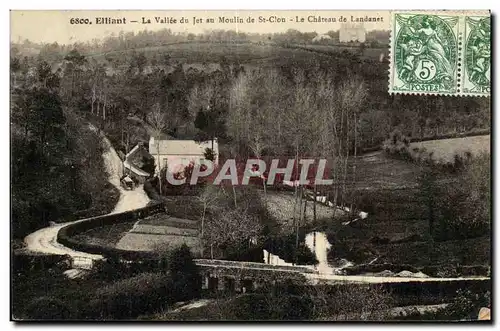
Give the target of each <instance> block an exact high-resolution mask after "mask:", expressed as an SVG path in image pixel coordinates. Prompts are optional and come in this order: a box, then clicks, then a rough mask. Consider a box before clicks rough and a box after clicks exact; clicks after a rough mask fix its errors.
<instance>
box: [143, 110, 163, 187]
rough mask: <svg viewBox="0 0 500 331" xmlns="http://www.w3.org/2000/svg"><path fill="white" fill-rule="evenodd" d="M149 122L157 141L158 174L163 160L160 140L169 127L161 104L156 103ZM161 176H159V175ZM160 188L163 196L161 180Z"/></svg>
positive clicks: (148, 116) (148, 118) (149, 115)
mask: <svg viewBox="0 0 500 331" xmlns="http://www.w3.org/2000/svg"><path fill="white" fill-rule="evenodd" d="M147 122H148V124H149V126H150V127H151V129H152V133H153V136H154V139H155V143H156V155H157V157H156V162H157V165H158V174H159V171H160V167H161V160H160V139H161V137H162V133H163V131H164V130H165V129H166V127H167V121H166V119H165V113H164V112H163V111H162V110H161V108H160V104H159V103H156V104H155V105H154V107H153V109H152V111H151V112H150V113H149V114H148V115H147ZM158 176H159V175H158ZM159 177H160V176H159ZM159 183H160V184H159V185H160V186H159V187H160V194H162V190H161V178H160V181H159Z"/></svg>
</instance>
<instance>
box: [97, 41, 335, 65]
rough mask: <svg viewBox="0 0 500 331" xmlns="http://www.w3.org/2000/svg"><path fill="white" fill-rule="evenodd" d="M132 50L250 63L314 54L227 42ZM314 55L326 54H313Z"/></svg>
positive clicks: (299, 58) (99, 56)
mask: <svg viewBox="0 0 500 331" xmlns="http://www.w3.org/2000/svg"><path fill="white" fill-rule="evenodd" d="M135 51H136V52H144V54H145V55H146V56H149V55H150V54H157V53H168V54H169V56H170V58H171V59H172V60H174V61H179V62H181V63H221V62H223V60H225V61H228V62H230V63H242V64H243V63H254V64H262V63H265V62H270V63H280V62H282V59H286V60H287V61H289V60H290V59H292V60H293V61H314V58H315V57H316V56H311V52H309V51H306V50H301V49H292V48H284V47H278V46H273V45H259V44H250V43H242V44H230V43H208V42H207V43H203V42H191V43H176V44H169V45H164V46H156V47H145V48H140V49H135ZM131 53H132V50H124V51H116V52H109V53H103V54H89V56H90V57H93V58H95V59H96V60H101V61H104V57H105V56H106V55H109V56H131ZM317 57H328V56H327V55H324V54H320V53H317Z"/></svg>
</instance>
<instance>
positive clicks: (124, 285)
mask: <svg viewBox="0 0 500 331" xmlns="http://www.w3.org/2000/svg"><path fill="white" fill-rule="evenodd" d="M171 286H172V280H171V279H170V278H169V277H168V276H167V274H165V273H143V274H140V275H138V276H135V277H131V278H127V279H123V280H120V281H117V282H115V283H112V284H111V285H106V286H103V287H101V288H98V289H97V290H96V291H95V292H94V293H93V295H92V298H91V300H90V302H89V305H88V308H87V311H84V312H82V314H83V315H84V316H83V317H84V318H85V319H130V318H135V317H137V316H139V315H141V314H145V313H153V312H156V311H158V310H159V309H162V308H165V307H166V306H167V304H169V303H171V302H172V299H171V297H170V296H169V292H170V290H171Z"/></svg>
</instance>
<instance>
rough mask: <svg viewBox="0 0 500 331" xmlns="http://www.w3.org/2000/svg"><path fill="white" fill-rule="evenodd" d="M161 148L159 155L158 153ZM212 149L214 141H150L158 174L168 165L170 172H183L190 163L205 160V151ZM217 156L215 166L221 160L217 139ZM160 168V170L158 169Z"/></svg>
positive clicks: (215, 143)
mask: <svg viewBox="0 0 500 331" xmlns="http://www.w3.org/2000/svg"><path fill="white" fill-rule="evenodd" d="M158 147H159V153H158ZM206 148H210V149H212V141H211V140H208V141H201V142H196V141H194V140H159V141H155V138H154V137H151V138H150V139H149V154H151V155H152V156H153V157H154V158H155V164H156V172H157V173H158V171H159V169H163V167H165V165H167V167H168V169H169V171H170V172H177V171H181V170H183V167H184V166H187V165H188V164H189V163H190V162H194V163H195V164H197V163H199V161H200V160H202V159H205V149H206ZM213 150H214V155H215V160H214V164H217V163H218V159H219V144H218V142H217V138H216V139H214V141H213ZM158 166H159V168H158Z"/></svg>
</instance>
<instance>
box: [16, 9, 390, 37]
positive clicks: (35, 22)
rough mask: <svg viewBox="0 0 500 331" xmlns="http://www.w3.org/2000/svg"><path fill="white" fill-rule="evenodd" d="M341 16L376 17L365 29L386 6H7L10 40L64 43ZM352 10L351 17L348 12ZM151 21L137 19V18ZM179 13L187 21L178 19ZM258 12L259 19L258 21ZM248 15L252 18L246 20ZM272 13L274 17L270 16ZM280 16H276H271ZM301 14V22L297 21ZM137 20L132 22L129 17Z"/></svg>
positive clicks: (250, 28)
mask: <svg viewBox="0 0 500 331" xmlns="http://www.w3.org/2000/svg"><path fill="white" fill-rule="evenodd" d="M222 16H224V17H225V18H227V19H231V18H233V17H235V16H237V17H240V18H241V19H243V21H244V22H243V23H220V22H219V17H222ZM318 16H320V17H323V18H331V19H333V18H334V19H335V20H336V22H308V21H309V20H312V19H311V17H316V18H317V17H318ZM341 16H342V17H343V18H344V19H345V20H346V21H347V22H348V23H350V22H351V20H352V19H353V18H354V19H356V18H365V17H366V16H369V17H373V18H378V19H379V20H381V21H379V22H369V23H364V27H365V29H366V30H367V31H369V30H389V29H390V13H389V11H352V10H351V11H220V10H218V11H215V10H213V11H199V10H198V11H137V10H136V11H89V10H87V11H49V10H45V11H27V10H23V11H11V12H10V28H11V40H12V41H14V42H17V41H19V40H21V41H22V40H24V39H29V40H31V41H33V42H44V43H52V42H58V43H60V44H68V43H74V42H81V41H90V40H92V39H95V38H97V39H102V38H103V37H106V36H109V35H110V34H112V33H114V34H115V35H117V34H118V33H119V32H120V31H124V32H130V31H134V32H138V31H142V30H145V29H147V30H151V31H156V30H160V29H164V28H168V29H171V30H172V31H174V32H186V33H189V32H191V33H194V34H198V33H202V32H204V31H206V30H218V29H224V30H232V29H234V30H237V31H242V32H250V33H252V32H253V33H274V32H284V31H286V30H288V29H296V30H299V31H302V32H312V31H315V32H317V33H319V34H321V33H326V32H327V31H330V30H338V29H339V28H340V26H341V24H342V23H341V22H340V18H341ZM351 16H352V17H351ZM105 17H108V18H121V19H123V18H125V19H126V22H127V23H126V24H119V25H118V24H114V25H113V24H96V23H97V21H96V19H97V18H105ZM143 17H144V20H145V22H147V19H150V20H151V22H152V23H151V24H142V20H143ZM155 17H161V18H167V19H175V20H176V21H177V22H176V23H163V24H162V23H155ZM182 17H185V18H187V19H188V23H183V24H181V23H180V19H181V18H182ZM194 17H196V18H198V19H200V18H201V19H202V20H203V22H202V23H195V22H194ZM259 17H260V18H261V19H265V22H264V21H262V20H261V21H260V22H259ZM72 18H73V19H75V18H76V19H80V18H82V19H88V20H89V22H92V24H71V23H70V22H71V19H72ZM207 18H213V19H214V20H215V23H207V22H206V20H207ZM248 18H251V19H253V20H254V22H253V23H252V22H247V19H248ZM273 18H274V22H273V21H272V19H273ZM278 18H279V19H282V20H283V22H276V19H278ZM302 18H303V19H304V22H297V19H298V20H299V21H300V20H301V19H302ZM133 20H135V21H137V23H133V22H130V21H133ZM101 21H104V20H101Z"/></svg>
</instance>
